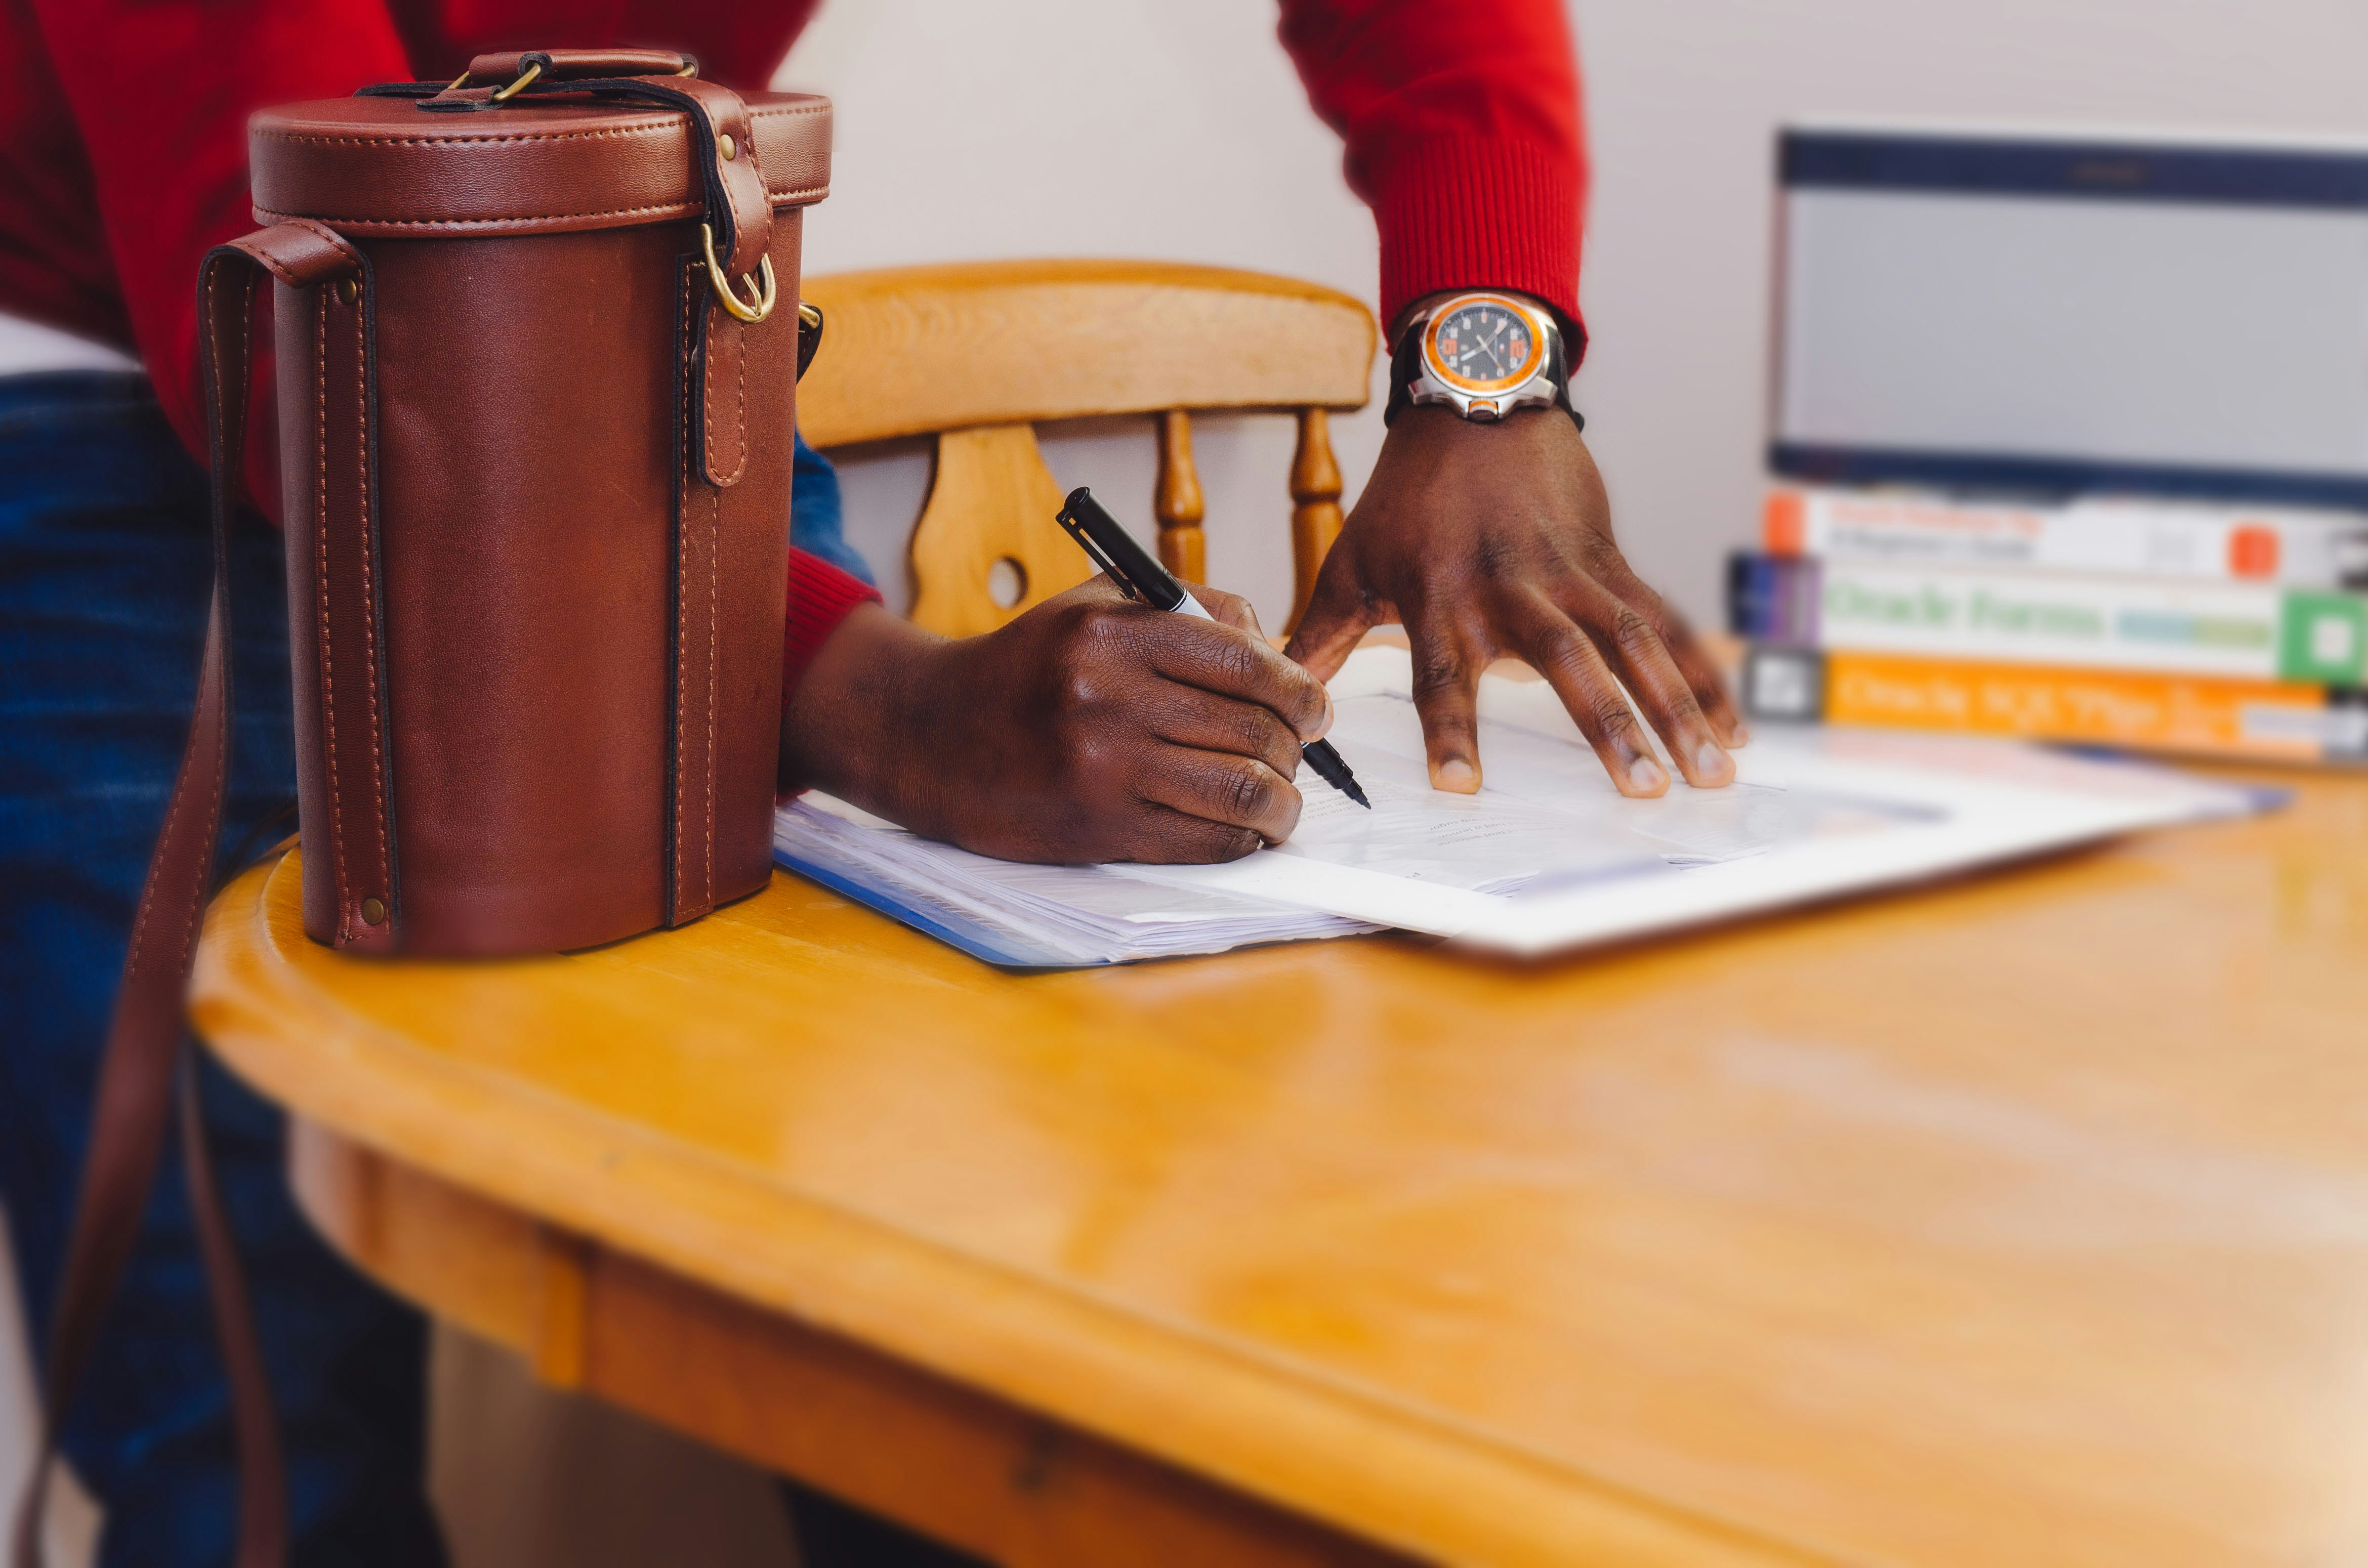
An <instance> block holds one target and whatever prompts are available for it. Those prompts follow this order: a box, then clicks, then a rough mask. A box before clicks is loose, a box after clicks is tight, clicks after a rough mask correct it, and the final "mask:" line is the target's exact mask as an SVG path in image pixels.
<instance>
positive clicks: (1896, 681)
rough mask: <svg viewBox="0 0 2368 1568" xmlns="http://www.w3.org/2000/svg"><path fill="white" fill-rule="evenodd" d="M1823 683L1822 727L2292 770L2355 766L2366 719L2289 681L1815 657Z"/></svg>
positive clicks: (2367, 713) (1873, 656)
mask: <svg viewBox="0 0 2368 1568" xmlns="http://www.w3.org/2000/svg"><path fill="white" fill-rule="evenodd" d="M1823 673H1824V685H1825V694H1824V695H1825V704H1824V706H1825V716H1826V718H1827V720H1828V721H1829V722H1833V723H1837V724H1877V725H1884V726H1888V727H1891V728H1895V729H1918V730H1953V731H1956V732H1958V733H1970V734H1987V735H2015V736H2020V737H2021V738H2024V739H2027V740H2045V741H2071V742H2081V743H2089V744H2099V745H2120V746H2139V747H2146V748H2149V749H2154V750H2161V751H2180V752H2202V753H2209V754H2214V755H2217V756H2255V757H2262V758H2276V759H2282V760H2294V761H2316V760H2318V759H2321V758H2324V757H2328V756H2340V755H2345V754H2350V755H2353V756H2357V755H2359V753H2360V751H2361V749H2362V738H2363V737H2362V734H2361V733H2360V732H2362V730H2363V729H2368V710H2363V709H2360V708H2354V707H2344V706H2337V705H2332V704H2330V703H2329V702H2328V694H2327V688H2326V687H2319V686H2311V685H2305V684H2303V683H2299V682H2294V681H2266V680H2237V679H2229V678H2224V677H2219V676H2182V675H2159V674H2155V673H2152V672H2147V671H2134V670H2092V669H2066V668H2060V667H2055V666H2050V665H2007V664H1995V665H1994V664H1975V663H1969V662H1962V661H1958V660H1951V659H1928V658H1916V657H1909V656H1903V655H1899V654H1895V653H1849V652H1841V651H1835V652H1830V653H1827V654H1826V655H1825V660H1824V672H1823Z"/></svg>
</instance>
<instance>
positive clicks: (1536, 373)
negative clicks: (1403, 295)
mask: <svg viewBox="0 0 2368 1568" xmlns="http://www.w3.org/2000/svg"><path fill="white" fill-rule="evenodd" d="M1409 403H1447V404H1449V405H1450V406H1452V408H1453V409H1454V410H1455V412H1456V413H1458V414H1460V415H1463V417H1464V418H1466V419H1472V420H1479V421H1483V422H1486V421H1490V420H1497V419H1502V418H1504V417H1505V415H1508V414H1510V413H1512V412H1513V411H1514V410H1516V409H1520V408H1536V407H1545V406H1550V405H1551V406H1558V407H1561V408H1565V409H1569V410H1570V415H1571V418H1572V419H1573V420H1577V419H1578V411H1577V409H1573V408H1571V406H1570V364H1569V357H1568V355H1567V353H1566V352H1565V349H1564V347H1563V340H1562V329H1561V328H1560V327H1559V326H1557V325H1556V324H1554V317H1553V315H1552V314H1550V313H1549V312H1546V311H1544V310H1542V309H1540V308H1539V307H1538V306H1536V305H1533V304H1531V303H1530V302H1529V301H1527V300H1524V299H1521V298H1520V297H1519V296H1518V295H1513V294H1498V293H1493V292H1481V291H1475V292H1472V293H1464V294H1451V295H1449V296H1448V297H1447V298H1446V299H1443V300H1441V301H1439V302H1438V303H1437V304H1435V305H1432V306H1429V307H1428V308H1427V309H1426V310H1425V311H1424V312H1423V313H1422V314H1421V315H1419V316H1417V317H1416V318H1415V320H1414V321H1413V323H1412V324H1409V325H1408V326H1407V327H1406V331H1405V333H1404V334H1402V335H1400V337H1399V338H1398V346H1397V348H1396V350H1395V352H1394V353H1393V354H1392V355H1391V356H1390V401H1389V406H1388V408H1386V409H1385V410H1384V411H1383V415H1382V422H1383V424H1385V425H1386V424H1388V423H1390V422H1392V421H1394V420H1395V419H1396V418H1397V416H1398V410H1400V409H1401V408H1404V407H1406V405H1407V404H1409ZM1580 427H1581V428H1582V429H1584V428H1585V425H1584V423H1581V426H1580Z"/></svg>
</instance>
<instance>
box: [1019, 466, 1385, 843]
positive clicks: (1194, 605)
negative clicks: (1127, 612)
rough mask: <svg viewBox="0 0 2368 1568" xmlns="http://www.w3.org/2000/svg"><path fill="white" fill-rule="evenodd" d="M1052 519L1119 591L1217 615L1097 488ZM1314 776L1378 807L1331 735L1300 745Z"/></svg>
mask: <svg viewBox="0 0 2368 1568" xmlns="http://www.w3.org/2000/svg"><path fill="white" fill-rule="evenodd" d="M1053 521H1054V522H1057V523H1059V524H1060V525H1061V526H1062V527H1063V528H1066V529H1068V530H1069V537H1070V538H1071V539H1073V540H1076V541H1077V545H1078V548H1080V549H1081V550H1083V551H1085V552H1086V553H1087V555H1088V556H1090V557H1092V559H1093V562H1094V564H1095V565H1097V566H1099V567H1100V568H1101V569H1102V570H1103V571H1104V572H1107V573H1109V574H1110V581H1111V582H1113V583H1116V584H1117V585H1118V587H1119V592H1121V593H1122V594H1124V595H1126V596H1127V597H1129V598H1133V599H1141V600H1142V601H1143V602H1144V604H1147V605H1149V606H1150V607H1151V608H1154V609H1164V610H1172V611H1174V612H1175V613H1176V614H1178V615H1197V616H1199V617H1200V618H1201V619H1202V620H1214V619H1217V618H1216V617H1215V616H1213V615H1211V614H1210V613H1209V610H1208V607H1207V606H1205V605H1203V604H1202V603H1201V601H1200V600H1199V599H1196V598H1194V597H1192V596H1191V595H1190V593H1189V592H1187V591H1186V590H1185V587H1184V585H1183V584H1181V583H1179V582H1178V581H1177V580H1176V579H1175V578H1173V577H1171V576H1169V575H1168V574H1167V568H1166V567H1165V566H1162V565H1161V564H1159V562H1156V561H1155V560H1153V559H1152V557H1151V552H1150V551H1147V550H1145V549H1144V548H1143V546H1141V545H1139V544H1137V543H1135V542H1134V536H1133V534H1131V533H1128V532H1127V531H1126V530H1125V529H1124V528H1121V527H1119V526H1118V519H1117V518H1116V517H1111V516H1110V513H1109V512H1107V511H1105V510H1103V508H1102V504H1101V503H1100V502H1099V501H1097V500H1095V499H1094V493H1093V492H1092V491H1091V490H1088V489H1087V488H1086V487H1085V486H1084V485H1082V484H1080V485H1078V486H1077V487H1076V489H1075V490H1072V491H1070V492H1069V499H1068V502H1067V504H1066V505H1064V506H1062V508H1061V509H1060V510H1059V511H1057V512H1055V513H1053ZM1299 755H1300V756H1303V757H1305V758H1306V759H1307V766H1308V767H1312V768H1314V769H1315V777H1317V778H1321V779H1323V780H1324V782H1326V784H1329V785H1331V786H1332V788H1334V789H1335V790H1339V791H1340V793H1342V794H1343V795H1346V796H1348V797H1349V799H1350V800H1352V801H1356V802H1357V804H1359V805H1360V806H1362V807H1364V808H1365V809H1366V810H1367V811H1369V812H1370V811H1372V809H1373V802H1372V801H1369V800H1367V799H1365V792H1364V790H1360V789H1359V788H1358V787H1357V776H1356V775H1355V774H1353V773H1351V772H1349V765H1348V764H1347V763H1346V762H1344V761H1342V760H1341V757H1340V754H1339V753H1338V751H1336V750H1334V749H1333V746H1332V743H1331V742H1330V741H1310V742H1309V743H1308V744H1305V745H1304V746H1301V747H1300V748H1299Z"/></svg>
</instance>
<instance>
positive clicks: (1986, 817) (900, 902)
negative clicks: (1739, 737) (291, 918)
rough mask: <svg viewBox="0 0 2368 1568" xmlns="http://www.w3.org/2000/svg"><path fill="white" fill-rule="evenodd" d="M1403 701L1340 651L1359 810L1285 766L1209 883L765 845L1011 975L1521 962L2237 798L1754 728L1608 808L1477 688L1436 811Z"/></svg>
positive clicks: (1587, 775)
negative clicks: (1277, 814) (1467, 766)
mask: <svg viewBox="0 0 2368 1568" xmlns="http://www.w3.org/2000/svg"><path fill="white" fill-rule="evenodd" d="M1411 686H1412V669H1411V665H1410V663H1409V661H1408V658H1407V655H1406V652H1405V651H1404V650H1403V649H1394V648H1367V649H1363V650H1360V652H1359V653H1356V654H1354V655H1353V656H1351V657H1350V659H1349V663H1348V665H1346V666H1344V667H1343V668H1342V670H1341V672H1340V674H1339V675H1338V676H1337V677H1336V678H1335V679H1334V680H1333V682H1332V686H1331V689H1332V693H1333V699H1334V705H1335V707H1336V709H1337V710H1338V720H1337V722H1336V723H1335V725H1334V727H1333V730H1332V733H1331V735H1330V737H1329V738H1330V739H1331V741H1332V742H1333V744H1335V745H1336V746H1338V748H1339V750H1340V753H1341V755H1342V756H1344V757H1346V758H1347V759H1348V762H1349V767H1351V768H1353V769H1354V770H1355V772H1356V774H1357V778H1358V781H1359V782H1360V784H1361V785H1362V786H1363V788H1364V790H1365V791H1366V792H1367V793H1368V794H1369V795H1370V796H1371V797H1372V801H1373V810H1372V811H1371V812H1368V811H1366V810H1364V809H1363V808H1361V807H1359V806H1358V805H1356V804H1355V803H1354V802H1353V801H1349V800H1348V799H1347V798H1346V797H1345V796H1342V795H1340V794H1339V793H1338V792H1337V791H1335V790H1332V789H1331V788H1330V787H1329V786H1328V785H1326V784H1325V783H1324V782H1323V781H1322V780H1321V779H1319V778H1316V777H1315V774H1314V772H1313V771H1312V770H1310V769H1308V768H1306V767H1302V768H1301V770H1300V774H1299V779H1298V784H1299V790H1300V794H1301V798H1302V800H1303V801H1304V807H1303V810H1302V813H1301V816H1300V822H1299V826H1298V829H1297V831H1296V832H1294V833H1293V834H1292V838H1291V841H1290V842H1289V843H1287V844H1284V845H1281V846H1278V847H1276V848H1272V849H1264V850H1260V851H1258V852H1257V853H1256V854H1253V855H1250V856H1248V857H1247V858H1243V859H1240V860H1236V861H1234V862H1232V863H1231V864H1228V865H1222V866H1132V865H1113V866H1102V867H1063V866H1025V865H1015V864H1012V863H1010V862H1007V861H1000V860H994V859H989V858H986V857H985V856H979V855H972V854H969V853H967V852H965V851H963V850H960V849H956V848H953V847H952V846H949V845H943V844H937V843H933V842H931V841H929V840H928V839H923V838H919V837H917V836H916V835H913V834H910V833H907V832H905V830H903V829H901V828H898V827H896V826H894V824H889V823H885V822H882V821H880V820H879V819H878V818H875V817H870V816H867V815H866V814H865V813H863V812H860V811H857V810H856V809H855V808H853V807H851V806H848V805H846V804H844V803H843V802H839V801H832V800H830V799H829V798H827V797H825V796H820V795H808V796H806V797H804V798H803V800H801V801H792V802H791V803H790V804H788V805H786V806H784V807H783V808H782V809H781V811H780V813H779V814H778V816H777V818H776V824H775V843H776V845H777V846H779V847H780V848H781V849H782V851H783V852H784V854H785V855H787V856H789V857H790V858H796V859H802V860H803V861H805V862H806V863H807V864H809V865H812V866H814V867H817V868H819V869H824V870H826V871H828V872H829V873H830V874H832V875H834V876H837V877H838V878H840V879H842V880H844V881H848V882H850V883H852V884H854V885H857V886H860V887H865V888H871V889H874V890H887V891H888V892H890V893H892V894H893V896H891V897H888V898H886V899H885V900H884V902H886V903H890V904H892V905H893V906H894V907H896V908H897V909H898V910H899V911H900V912H910V911H914V910H917V911H919V912H921V913H922V914H924V915H930V916H931V917H932V918H938V919H940V920H942V921H944V922H946V923H950V924H951V923H966V924H967V926H968V928H970V929H972V930H973V932H974V933H975V932H976V931H978V930H979V929H980V928H984V931H985V933H986V935H985V936H984V937H980V939H979V941H978V943H977V945H978V946H979V947H980V948H987V947H992V948H996V949H1001V950H1006V951H1009V952H1011V953H1015V954H1025V955H1028V957H1027V958H1026V960H1024V961H1042V962H1069V963H1102V962H1124V961H1128V960H1133V959H1141V958H1158V957H1167V956H1173V955H1177V954H1182V953H1193V952H1217V951H1223V950H1224V949H1228V948H1234V947H1239V946H1243V945H1245V944H1247V943H1253V942H1271V941H1288V940H1293V939H1298V938H1303V937H1326V936H1339V935H1346V934H1349V933H1351V932H1355V931H1360V930H1369V929H1372V928H1374V927H1377V926H1398V927H1401V928H1403V929H1406V930H1411V931H1421V932H1428V933H1431V934H1434V935H1438V936H1443V937H1458V938H1460V939H1462V940H1463V941H1465V942H1468V943H1472V944H1474V945H1476V946H1482V947H1487V948H1493V949H1502V950H1506V951H1510V952H1516V953H1538V952H1544V951H1547V950H1550V949H1560V948H1568V947H1574V946H1579V945H1583V944H1586V943H1589V942H1599V941H1607V940H1613V939H1618V938H1622V937H1632V936H1635V935H1638V934H1641V933H1644V932H1648V931H1655V930H1661V929H1666V928H1668V927H1671V926H1682V925H1687V924H1691V923H1695V922H1700V921H1704V920H1714V919H1722V918H1727V917H1731V916H1734V915H1742V914H1747V913H1750V912H1753V911H1756V910H1762V909H1768V908H1773V907H1776V906H1779V905H1782V904H1787V903H1801V902H1804V901H1807V900H1811V899H1816V898H1824V897H1828V896H1831V895H1833V894H1835V893H1839V892H1855V891H1861V890H1867V889H1873V888H1879V887H1884V886H1888V885H1893V884H1896V883H1901V882H1906V881H1915V880H1918V879H1920V878H1925V877H1931V876H1938V875H1942V874H1946V873H1950V872H1953V871H1958V870H1962V869H1965V868H1967V867H1970V866H1975V865H1980V864H1983V863H1986V862H1990V861H1997V860H2002V859H2009V858H2016V857H2021V856H2028V855H2033V854H2038V853H2041V852H2043V851H2046V850H2050V849H2056V848H2061V847H2064V846H2069V845H2074V844H2079V843H2083V842H2087V841H2090V840H2094V839H2098V838H2102V837H2106V836H2110V835H2114V834H2119V833H2125V832H2129V831H2132V830H2134V829H2138V828H2146V827H2155V826H2161V825H2167V824H2173V823H2180V822H2192V821H2196V820H2201V819H2203V818H2209V817H2214V816H2231V815H2240V814H2243V813H2244V812H2248V811H2250V810H2252V809H2254V805H2255V802H2254V801H2253V800H2252V798H2251V797H2249V796H2248V795H2247V794H2246V793H2245V792H2243V791H2241V790H2228V789H2223V788H2219V787H2216V786H2213V785H2208V784H2203V783H2200V782H2198V781H2195V780H2193V779H2190V778H2184V777H2182V776H2180V775H2178V774H2175V773H2171V772H2169V771H2166V770H2164V769H2161V768H2157V767H2139V766H2135V765H2126V764H2119V763H2104V762H2094V761H2088V760H2084V759H2081V758H2077V757H2071V756H2064V755H2062V754H2058V753H2053V752H2046V751H2042V750H2038V749H2035V748H2032V747H2029V746H2023V745H2017V744H2009V743H2001V742H1993V741H1984V740H1975V739H1961V738H1956V737H1948V736H1927V735H1911V734H1899V733H1880V732H1868V731H1849V730H1831V729H1822V728H1813V729H1803V730H1782V729H1778V730H1769V731H1762V732H1761V733H1759V736H1758V737H1757V738H1756V739H1755V740H1754V741H1753V742H1752V744H1750V745H1749V746H1748V747H1746V748H1744V749H1742V750H1741V751H1738V752H1736V754H1735V759H1736V769H1737V778H1736V782H1735V783H1734V784H1732V785H1730V786H1728V787H1726V788H1725V789H1719V790H1695V789H1692V788H1691V787H1689V786H1688V785H1686V784H1685V783H1684V782H1683V781H1682V780H1679V781H1677V782H1673V783H1672V784H1671V785H1670V787H1669V791H1668V794H1667V795H1666V796H1664V797H1662V798H1661V799H1658V800H1652V801H1632V800H1629V799H1627V798H1625V797H1623V796H1622V795H1621V794H1620V793H1619V791H1618V790H1614V789H1613V788H1612V786H1611V780H1610V779H1609V778H1606V777H1605V775H1604V771H1603V766H1602V764H1601V762H1600V761H1599V760H1598V759H1597V757H1596V756H1595V753H1594V752H1593V750H1592V749H1591V748H1589V747H1588V745H1587V744H1586V742H1585V740H1584V739H1583V738H1582V737H1581V736H1580V735H1579V733H1578V730H1577V726H1576V725H1574V724H1573V723H1572V722H1571V721H1570V718H1569V716H1568V715H1567V714H1566V713H1565V712H1564V710H1563V708H1562V705H1561V703H1560V701H1559V700H1557V699H1556V698H1555V697H1554V691H1553V688H1552V687H1548V686H1547V685H1545V684H1544V683H1543V682H1542V681H1535V680H1531V681H1521V680H1514V679H1509V678H1506V677H1503V676H1487V677H1486V678H1485V679H1483V681H1482V682H1481V686H1480V705H1479V708H1480V754H1481V761H1482V767H1483V778H1484V786H1483V788H1482V789H1481V790H1480V791H1479V792H1478V793H1477V794H1474V795H1451V794H1445V793H1441V792H1440V791H1437V790H1432V789H1431V788H1430V787H1429V772H1428V769H1427V767H1426V765H1425V763H1424V761H1423V756H1424V752H1423V744H1422V728H1421V722H1420V721H1419V719H1418V718H1417V715H1416V712H1415V709H1414V704H1413V702H1412V700H1411V699H1410V697H1409V695H1408V693H1409V692H1410V690H1411ZM1656 749H1657V747H1656ZM1662 761H1663V762H1664V763H1666V762H1667V761H1668V757H1667V756H1666V755H1665V756H1663V757H1662ZM1672 777H1673V778H1675V770H1674V769H1672ZM1015 961H1020V960H1015Z"/></svg>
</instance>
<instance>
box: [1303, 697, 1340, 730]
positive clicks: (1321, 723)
mask: <svg viewBox="0 0 2368 1568" xmlns="http://www.w3.org/2000/svg"><path fill="white" fill-rule="evenodd" d="M1334 717H1335V715H1334V713H1333V711H1332V694H1331V693H1330V692H1328V691H1327V692H1326V693H1325V694H1324V717H1322V718H1321V719H1318V720H1316V721H1315V733H1314V734H1312V735H1310V736H1308V737H1307V738H1308V739H1309V740H1311V741H1320V740H1322V739H1323V738H1324V737H1325V736H1326V735H1328V734H1330V733H1332V720H1333V718H1334Z"/></svg>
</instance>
